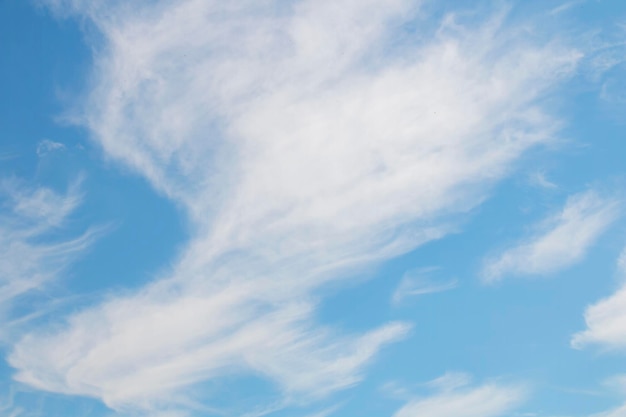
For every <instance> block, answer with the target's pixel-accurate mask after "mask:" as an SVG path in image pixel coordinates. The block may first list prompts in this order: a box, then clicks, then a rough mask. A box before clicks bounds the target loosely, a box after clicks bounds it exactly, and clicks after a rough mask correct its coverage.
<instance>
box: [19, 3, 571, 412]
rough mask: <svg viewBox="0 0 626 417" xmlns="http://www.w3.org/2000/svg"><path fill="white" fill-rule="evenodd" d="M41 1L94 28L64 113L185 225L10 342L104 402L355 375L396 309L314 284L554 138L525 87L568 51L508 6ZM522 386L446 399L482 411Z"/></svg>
mask: <svg viewBox="0 0 626 417" xmlns="http://www.w3.org/2000/svg"><path fill="white" fill-rule="evenodd" d="M49 3H50V4H51V6H52V7H53V8H54V9H55V10H57V11H59V12H61V13H68V14H77V15H80V16H81V17H84V18H86V19H88V20H89V21H90V22H91V24H93V26H94V27H95V28H96V30H97V31H99V33H100V35H101V39H100V42H101V43H100V44H98V45H97V46H96V48H95V50H96V55H95V67H94V74H93V79H94V83H93V85H92V86H91V89H90V91H89V92H88V95H87V98H86V102H85V103H84V107H83V108H84V111H81V112H78V113H77V114H75V115H74V117H75V118H76V120H78V121H79V122H80V123H83V124H84V125H86V126H87V127H88V128H89V129H90V132H91V135H92V137H93V139H94V140H95V141H96V142H97V143H99V144H100V145H101V146H102V149H103V150H104V151H105V153H106V154H107V155H108V156H109V157H111V158H113V159H115V160H117V161H120V162H122V163H124V164H126V165H128V166H130V167H132V168H133V169H134V170H136V172H138V173H139V174H141V175H143V176H145V177H146V178H147V179H148V180H149V181H150V182H151V184H153V186H154V187H155V188H156V189H157V190H159V191H160V192H162V193H163V194H164V195H166V196H168V197H169V198H171V199H172V200H173V201H175V202H176V203H177V204H179V205H180V206H182V207H183V208H184V209H185V210H186V211H187V213H188V215H189V221H190V223H191V225H192V226H193V228H194V229H195V230H197V233H196V235H195V236H194V237H193V239H192V240H191V241H190V242H189V244H188V247H187V249H186V250H185V251H184V253H183V254H182V255H181V256H180V259H179V260H178V261H177V263H176V264H175V265H174V266H173V267H172V268H171V270H169V271H165V272H164V273H163V276H162V277H161V278H160V279H158V280H155V282H153V283H151V284H150V285H148V286H146V287H145V288H143V289H141V290H140V291H138V292H136V293H134V294H127V295H124V296H118V297H112V298H110V299H108V300H106V301H104V302H102V303H101V304H100V305H97V306H94V307H92V308H89V309H87V310H85V311H82V312H79V313H76V314H74V315H72V316H70V317H68V318H67V321H66V322H65V324H64V325H63V326H54V327H51V328H49V329H42V330H39V331H35V332H33V333H31V334H29V335H27V336H26V337H24V338H23V339H22V340H21V341H20V342H19V343H17V344H16V345H15V347H14V349H13V352H12V354H11V356H10V359H9V360H10V363H11V365H12V366H14V367H15V368H17V369H18V373H17V376H16V378H17V379H18V380H19V381H22V382H24V383H27V384H29V385H31V386H34V387H36V388H39V389H42V390H48V391H53V392H61V393H66V394H79V395H87V396H92V397H96V398H100V399H102V400H103V401H104V402H105V403H106V404H108V405H109V406H111V407H114V408H116V409H141V410H146V411H148V412H155V410H158V409H160V408H161V407H163V406H164V404H170V403H176V402H177V401H179V400H180V398H181V397H180V395H178V394H180V392H181V390H182V389H183V388H186V387H189V386H190V385H195V384H200V383H202V382H206V381H211V380H216V379H218V378H225V377H232V376H240V375H250V374H252V375H255V376H258V377H260V378H262V379H263V380H265V381H269V383H270V384H272V387H274V388H275V389H276V390H277V391H278V394H277V395H279V396H280V398H281V401H283V402H284V403H285V404H292V403H298V402H299V401H305V400H308V399H312V398H313V399H314V398H319V397H322V396H324V395H328V394H330V393H332V392H334V391H336V390H338V389H342V388H346V387H349V386H351V385H353V384H354V383H356V382H358V381H359V380H360V378H361V377H362V374H363V372H364V367H365V366H366V365H367V364H368V363H369V362H370V361H371V360H372V359H373V358H374V357H375V355H376V353H377V352H378V351H379V349H380V348H381V347H382V346H384V345H385V344H387V343H390V342H393V341H396V340H398V339H399V338H401V337H403V336H405V335H406V334H407V331H408V329H409V326H408V325H407V324H405V323H386V324H381V326H380V327H379V328H377V329H374V330H371V331H369V332H366V333H364V334H362V335H354V334H344V333H343V332H341V331H340V330H339V329H331V328H328V327H325V326H321V325H319V324H317V323H315V320H314V319H313V317H314V314H313V313H314V311H315V305H316V300H315V296H314V294H315V290H316V289H318V288H319V287H320V286H322V285H324V284H325V283H327V282H329V281H331V280H337V279H345V278H347V277H350V276H353V275H354V274H357V273H358V272H359V271H360V270H362V269H363V268H365V267H366V266H369V265H372V264H375V263H377V262H380V261H382V260H385V259H389V258H391V257H393V256H396V255H399V254H401V253H404V252H406V251H409V250H411V249H414V248H415V247H417V246H419V245H420V244H422V243H424V242H427V241H429V240H432V239H436V238H439V237H441V236H443V235H444V234H446V233H447V232H448V231H449V230H450V229H451V227H452V225H453V223H454V222H453V218H454V215H455V214H460V213H466V212H468V211H469V210H471V209H472V208H474V207H476V206H477V205H478V204H480V202H481V201H482V200H483V199H484V198H486V196H487V195H488V190H489V188H490V186H491V185H492V184H494V183H495V182H496V181H498V180H499V179H501V178H502V177H503V176H505V175H506V174H507V173H508V172H509V170H510V169H511V168H510V167H511V166H512V164H513V163H514V162H515V161H516V159H517V158H518V157H519V156H520V155H522V154H523V153H524V152H525V151H526V150H528V149H530V148H531V147H533V146H536V145H538V144H541V143H544V142H547V141H549V140H550V139H551V137H552V135H553V133H554V132H555V130H556V129H557V128H558V123H557V122H556V121H555V120H553V119H552V118H551V117H550V116H549V115H548V114H547V113H546V112H545V111H543V110H542V108H541V107H540V106H539V105H538V101H539V100H540V99H542V98H544V97H545V96H546V95H547V94H549V92H550V91H551V89H552V88H553V87H554V86H556V85H558V84H559V83H560V82H562V81H563V80H564V79H566V78H567V77H568V76H569V75H570V74H571V73H572V71H573V69H574V68H575V65H576V63H577V61H578V59H579V58H580V56H581V54H580V53H579V52H578V51H575V50H573V49H570V48H568V47H566V46H564V45H562V44H560V43H559V41H558V40H556V39H552V40H541V39H535V40H529V38H528V36H527V32H525V31H524V32H522V31H521V30H519V31H518V30H516V29H515V28H512V29H504V28H503V26H502V23H503V22H504V19H505V17H503V16H501V15H498V16H495V17H493V18H490V19H488V20H486V21H482V22H471V23H468V24H467V25H460V24H458V23H455V21H454V19H452V18H449V17H448V18H446V19H444V23H442V24H441V25H440V27H438V28H437V30H435V31H433V32H424V33H420V34H415V35H409V34H408V33H407V32H406V31H405V30H404V28H405V26H404V25H405V24H406V23H407V22H410V21H412V20H415V19H418V18H417V17H416V13H415V12H416V10H417V8H418V7H419V2H413V1H408V0H393V1H387V2H379V1H369V0H368V1H355V0H332V1H331V0H321V1H320V0H305V1H298V2H282V1H271V0H268V1H262V2H253V1H241V2H235V3H233V2H216V1H204V0H202V1H200V0H184V1H150V2H137V3H132V4H131V3H126V2H119V1H113V2H103V1H95V2H94V1H81V0H73V1H63V0H57V1H50V2H49ZM211 394H212V393H211V392H209V393H208V395H205V397H204V398H208V400H206V401H208V402H210V398H211ZM514 394H515V393H514V392H513V391H510V390H507V389H501V388H498V387H495V386H485V387H482V388H478V389H476V390H470V391H468V392H467V393H460V394H455V395H454V396H452V397H450V399H451V400H454V401H456V402H455V404H470V405H472V404H477V402H479V401H482V400H485V401H486V404H487V406H486V407H487V408H484V409H483V410H484V411H485V413H487V414H485V415H486V416H491V415H494V416H495V415H498V413H499V412H500V411H498V410H505V409H506V408H507V407H508V406H509V405H511V404H512V403H513V402H514V401H513V400H514V397H515V395H514ZM488 396H489V397H491V398H492V399H491V400H488V401H487V397H488ZM180 401H183V400H180ZM433 401H434V402H433ZM433 401H431V402H425V403H420V402H417V403H415V404H413V406H412V407H413V408H410V407H409V406H407V407H409V408H407V410H410V409H416V410H420V409H426V410H435V408H433V407H436V403H437V401H439V400H433ZM468 402H469V403H468ZM429 404H430V405H429ZM420 407H421V408H420ZM424 407H426V408H424ZM428 407H430V408H428ZM406 412H408V411H406ZM433 412H434V411H433ZM400 413H404V411H402V412H400ZM489 413H491V414H489ZM399 415H407V414H399ZM433 415H443V414H433ZM478 415H479V414H476V416H478Z"/></svg>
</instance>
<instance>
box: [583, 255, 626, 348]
mask: <svg viewBox="0 0 626 417" xmlns="http://www.w3.org/2000/svg"><path fill="white" fill-rule="evenodd" d="M625 254H626V249H625V250H624V251H622V254H621V255H620V257H619V259H618V260H617V266H618V271H619V274H620V275H621V276H622V281H623V277H626V263H625V262H624V260H625V259H626V257H625ZM585 323H586V324H587V329H586V330H584V331H581V332H579V333H576V334H575V335H574V336H573V337H572V341H571V343H572V346H573V347H574V348H577V349H581V348H583V347H586V346H589V345H596V346H600V347H602V348H605V349H607V350H611V351H617V352H622V353H623V352H626V286H624V284H623V283H622V285H621V287H620V288H619V289H618V290H617V291H616V292H615V293H614V294H612V295H611V296H609V297H606V298H604V299H602V300H600V301H598V302H596V303H595V304H592V305H590V306H589V307H587V309H586V311H585Z"/></svg>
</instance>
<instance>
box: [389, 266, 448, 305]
mask: <svg viewBox="0 0 626 417" xmlns="http://www.w3.org/2000/svg"><path fill="white" fill-rule="evenodd" d="M432 273H433V269H432V268H426V269H417V270H412V271H408V272H406V273H405V274H404V275H403V276H402V280H401V281H400V284H398V287H397V288H396V290H395V291H394V293H393V296H392V297H391V302H392V303H393V304H395V305H398V304H400V303H401V302H402V301H403V300H405V299H406V298H408V297H416V296H420V295H426V294H433V293H438V292H443V291H450V290H453V289H455V288H456V287H457V286H458V284H459V283H458V281H457V280H455V279H453V280H447V281H440V280H436V279H434V278H432V277H431V276H430V275H432Z"/></svg>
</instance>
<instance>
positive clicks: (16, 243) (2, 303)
mask: <svg viewBox="0 0 626 417" xmlns="http://www.w3.org/2000/svg"><path fill="white" fill-rule="evenodd" d="M80 201H81V196H80V193H79V191H78V184H76V185H74V186H72V187H70V188H69V190H68V192H67V193H66V194H65V195H62V194H59V193H56V192H54V191H53V190H51V189H48V188H43V187H35V188H33V187H29V186H27V185H26V184H25V183H23V182H21V181H18V180H16V179H3V180H1V181H0V204H1V209H2V211H1V212H0V252H1V253H2V257H0V320H1V321H2V331H0V338H1V339H3V341H4V339H6V338H8V337H9V334H10V333H12V332H13V331H14V330H15V329H14V325H15V324H17V323H19V322H20V317H15V316H14V314H13V313H12V308H13V307H15V304H16V303H17V302H18V301H19V300H20V298H22V297H24V296H26V295H29V294H32V293H33V292H35V291H38V290H43V289H45V287H46V285H48V284H49V283H50V282H51V281H52V280H54V279H55V278H56V277H57V276H58V274H59V273H60V272H61V271H62V270H63V269H64V268H65V267H66V266H67V265H68V263H69V262H71V261H72V260H73V259H75V258H76V256H78V255H79V254H80V253H81V252H83V251H84V250H85V249H86V248H87V247H88V246H89V244H90V243H91V242H92V240H93V238H94V236H95V235H94V231H93V230H92V231H88V232H86V233H84V234H83V235H81V236H78V237H75V238H70V239H64V238H58V237H55V233H57V234H58V232H59V231H61V230H62V228H63V226H64V223H65V222H66V220H67V218H68V216H69V215H70V214H71V213H72V212H73V211H74V210H75V208H76V207H77V206H78V204H79V203H80ZM30 313H34V312H32V311H30V312H27V314H30ZM22 318H23V317H22Z"/></svg>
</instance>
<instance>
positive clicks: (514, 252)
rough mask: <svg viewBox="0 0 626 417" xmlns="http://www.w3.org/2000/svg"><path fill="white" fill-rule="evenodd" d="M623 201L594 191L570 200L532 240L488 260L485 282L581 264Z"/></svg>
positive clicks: (546, 221)
mask: <svg viewBox="0 0 626 417" xmlns="http://www.w3.org/2000/svg"><path fill="white" fill-rule="evenodd" d="M619 207H620V202H619V201H618V200H616V199H612V198H606V197H602V196H601V195H600V194H598V193H597V192H595V191H593V190H591V191H587V192H584V193H581V194H576V195H573V196H571V197H570V198H568V199H567V202H566V203H565V207H564V208H563V209H562V210H561V211H560V212H559V213H557V214H555V215H553V216H551V217H549V218H547V219H545V220H544V221H542V222H541V223H540V224H539V225H538V226H537V227H536V229H537V231H536V233H535V234H534V235H532V236H531V237H530V238H528V239H526V240H524V241H522V242H520V243H518V244H516V245H515V246H513V247H511V248H509V249H507V250H505V251H504V252H503V253H501V254H500V255H498V256H496V257H494V258H492V259H489V260H487V262H486V263H485V266H484V267H483V271H482V275H483V278H484V280H485V281H486V282H494V281H498V280H500V279H502V278H504V277H506V276H509V275H513V276H515V275H547V274H551V273H554V272H556V271H559V270H561V269H564V268H568V267H570V266H572V265H573V264H575V263H577V262H579V261H581V260H582V259H583V258H584V257H585V255H586V253H587V251H588V250H589V248H590V247H591V246H592V245H593V244H594V243H595V241H596V240H597V239H598V238H599V237H600V235H601V234H602V233H603V232H604V231H605V230H606V229H607V228H608V227H609V225H611V223H613V222H614V221H615V220H616V219H617V217H618V216H619Z"/></svg>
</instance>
